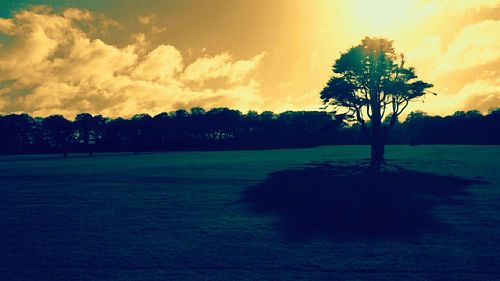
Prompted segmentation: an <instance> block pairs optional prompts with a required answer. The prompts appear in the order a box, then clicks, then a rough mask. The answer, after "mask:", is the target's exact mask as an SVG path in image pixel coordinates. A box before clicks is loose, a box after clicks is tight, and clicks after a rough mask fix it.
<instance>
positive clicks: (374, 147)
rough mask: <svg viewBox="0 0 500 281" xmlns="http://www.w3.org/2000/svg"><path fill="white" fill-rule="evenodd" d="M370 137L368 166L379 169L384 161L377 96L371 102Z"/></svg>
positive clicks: (382, 133) (382, 136)
mask: <svg viewBox="0 0 500 281" xmlns="http://www.w3.org/2000/svg"><path fill="white" fill-rule="evenodd" d="M371 120H372V138H371V163H370V166H371V167H372V168H373V169H374V170H377V171H379V170H380V167H381V166H382V164H383V163H384V141H385V140H384V132H383V130H382V115H381V113H380V103H379V101H378V97H377V98H376V99H375V100H374V101H373V102H372V118H371Z"/></svg>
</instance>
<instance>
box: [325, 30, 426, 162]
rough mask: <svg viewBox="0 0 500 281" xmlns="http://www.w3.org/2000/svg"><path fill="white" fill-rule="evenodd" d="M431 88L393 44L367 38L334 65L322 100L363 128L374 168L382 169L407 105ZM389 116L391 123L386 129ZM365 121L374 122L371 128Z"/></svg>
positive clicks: (384, 40) (379, 39)
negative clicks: (388, 144) (391, 134)
mask: <svg viewBox="0 0 500 281" xmlns="http://www.w3.org/2000/svg"><path fill="white" fill-rule="evenodd" d="M430 87H432V85H431V84H428V83H425V82H423V81H421V80H417V75H416V74H415V69H414V68H413V67H406V66H405V58H404V55H403V54H401V55H400V56H399V57H398V55H396V52H395V50H394V47H393V42H392V41H389V40H387V39H383V38H370V37H365V38H364V39H363V40H362V41H361V44H359V45H357V46H354V47H352V48H350V49H349V50H348V51H347V52H345V53H342V54H341V56H340V58H339V59H337V60H336V61H335V64H334V65H333V76H332V77H331V78H330V80H329V81H328V83H327V84H326V86H325V88H324V89H323V90H322V91H321V99H322V100H323V102H324V104H325V105H326V107H330V106H331V107H333V110H334V111H335V112H337V111H338V110H339V109H340V108H342V109H344V110H345V112H343V113H342V114H341V116H345V117H347V118H352V119H354V120H356V121H357V122H359V123H360V124H361V126H362V128H363V131H364V132H365V135H366V137H367V138H368V140H369V142H370V144H371V165H372V167H380V165H381V164H382V163H383V161H384V144H385V139H386V137H387V132H388V130H389V129H390V128H391V127H393V126H394V124H395V123H396V122H397V117H398V116H399V115H400V114H401V113H402V112H403V110H405V108H406V107H407V106H408V103H409V102H410V101H411V100H413V99H415V98H418V97H421V96H423V95H424V94H425V93H426V92H427V91H426V90H427V89H428V88H430ZM386 114H387V115H388V116H390V119H389V121H388V122H386V124H385V125H384V124H383V123H382V120H383V118H384V116H385V115H386ZM366 117H368V118H369V119H370V121H371V122H370V124H369V126H368V124H367V122H366V120H367V119H366Z"/></svg>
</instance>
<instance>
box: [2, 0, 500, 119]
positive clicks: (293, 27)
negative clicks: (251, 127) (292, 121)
mask: <svg viewBox="0 0 500 281" xmlns="http://www.w3.org/2000/svg"><path fill="white" fill-rule="evenodd" d="M93 1H94V0H89V2H86V3H93ZM123 1H125V2H127V1H129V0H123ZM94 2H95V1H94ZM96 3H97V2H96ZM99 3H100V2H99ZM109 3H113V2H112V1H111V2H109ZM120 3H122V2H120ZM144 3H145V4H144V5H142V4H141V5H140V6H137V5H135V6H134V5H125V4H123V3H122V4H109V5H96V6H95V7H96V8H95V9H94V8H92V6H91V5H90V4H89V6H85V7H73V6H72V7H66V6H62V7H57V8H56V7H47V6H46V7H32V8H30V7H28V6H27V7H25V8H23V9H20V10H18V11H16V12H13V13H12V16H11V17H5V18H0V113H10V112H28V113H30V114H34V115H42V116H44V115H49V114H56V113H60V114H61V113H62V114H65V115H66V116H68V117H71V116H74V115H75V114H76V113H79V112H84V111H85V112H90V113H93V114H104V115H108V116H130V115H133V114H136V113H149V114H157V113H160V112H165V111H171V110H175V109H178V108H190V107H194V106H201V107H205V108H207V109H208V108H212V107H219V106H225V107H231V108H236V109H240V110H241V111H243V112H246V111H247V110H250V109H252V110H257V111H264V110H272V111H275V112H281V111H285V110H318V108H319V107H320V106H321V101H320V99H319V92H320V90H321V89H322V87H323V86H324V84H325V83H326V81H327V80H328V78H329V76H330V75H331V66H332V64H333V62H334V61H335V59H336V58H338V57H339V55H340V53H341V52H344V51H346V50H347V49H348V48H349V47H351V46H353V45H356V44H358V43H359V42H360V40H361V39H362V38H363V37H365V36H367V35H368V36H383V37H386V38H388V39H391V40H394V44H395V47H396V51H397V52H403V53H404V54H405V55H406V57H407V63H408V64H409V65H412V66H414V67H415V68H416V69H417V74H418V75H419V78H420V79H422V80H424V81H427V82H430V83H432V84H434V85H435V87H434V88H433V91H435V92H437V93H438V94H439V95H438V96H429V97H427V98H425V99H424V102H423V103H422V101H420V102H417V103H414V104H412V105H411V107H410V108H409V109H408V112H409V111H411V110H423V111H426V112H428V113H430V114H441V115H445V114H451V113H453V112H454V111H457V110H470V109H479V110H481V111H483V112H486V111H488V109H489V108H493V107H498V106H500V97H499V95H500V94H499V93H500V75H499V74H500V52H499V51H498V50H500V0H476V1H468V0H456V1H445V0H408V1H397V0H380V1H371V0H368V1H362V0H355V1H332V0H317V1H299V0H292V1H288V0H286V1H285V0H280V1H267V0H255V1H244V0H242V1H207V2H204V1H194V0H185V1H150V2H148V1H145V2H144Z"/></svg>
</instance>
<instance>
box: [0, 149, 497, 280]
mask: <svg viewBox="0 0 500 281" xmlns="http://www.w3.org/2000/svg"><path fill="white" fill-rule="evenodd" d="M386 150H387V152H386V157H387V158H388V160H389V161H388V163H389V164H392V165H398V166H400V167H402V168H404V171H406V172H402V173H400V174H397V176H395V177H394V178H391V179H390V180H391V184H389V186H390V188H387V189H381V190H380V192H379V191H373V190H370V189H369V188H367V187H366V186H359V191H360V192H354V191H353V190H356V189H357V188H358V187H356V186H355V185H356V183H358V182H360V183H361V182H362V181H356V179H351V178H349V177H347V178H346V177H345V175H344V177H339V176H338V175H336V174H334V172H338V173H344V172H345V173H347V172H346V171H348V172H349V171H352V169H350V167H352V166H353V165H355V164H359V163H360V161H362V160H363V158H366V157H367V156H368V155H369V148H368V147H367V146H330V147H318V148H311V149H297V150H267V151H266V150H264V151H226V152H172V153H155V154H137V155H134V154H125V153H124V154H97V155H95V156H94V157H93V158H87V157H84V156H83V155H76V157H75V155H70V158H69V159H62V157H61V156H60V155H39V156H34V155H24V156H0V280H263V279H264V280H500V266H499V265H500V168H499V164H500V147H499V146H452V145H449V146H417V147H410V146H388V147H387V148H386ZM72 156H73V157H72ZM346 167H347V168H346ZM350 177H354V178H355V176H352V175H351V176H350ZM406 182H408V185H407V184H406ZM384 183H387V182H384ZM392 183H393V184H392ZM340 185H341V187H339V186H340ZM345 187H350V189H349V190H347V189H345ZM287 188H288V189H287ZM342 188H344V189H342ZM399 188H400V189H399ZM270 190H271V191H270ZM288 190H291V192H290V193H288V192H285V191H288ZM332 190H336V191H335V192H334V193H332ZM356 191H357V190H356ZM377 194H379V195H377ZM380 194H382V195H380ZM323 195H324V196H323ZM336 196H337V197H336ZM339 196H341V197H339ZM339 198H341V199H342V200H340V199H339ZM381 198H382V199H381ZM372 199H373V200H372ZM304 202H306V203H304ZM373 202H375V203H373ZM379 203H380V204H379ZM365 205H369V206H370V207H364V206H365ZM294 206H296V207H294ZM351 206H352V208H351ZM387 206H389V207H387ZM372 211H374V212H372ZM378 211H380V212H378ZM335 224H337V225H335Z"/></svg>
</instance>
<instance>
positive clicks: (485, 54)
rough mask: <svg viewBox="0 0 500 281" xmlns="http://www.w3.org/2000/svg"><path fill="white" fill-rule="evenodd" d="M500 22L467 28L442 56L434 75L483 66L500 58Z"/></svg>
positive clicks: (491, 21)
mask: <svg viewBox="0 0 500 281" xmlns="http://www.w3.org/2000/svg"><path fill="white" fill-rule="evenodd" d="M498 38H500V20H486V21H482V22H480V23H475V24H471V25H468V26H466V27H465V28H464V29H462V30H461V31H460V32H459V33H458V34H457V35H456V37H455V39H454V40H453V41H452V42H451V43H450V45H449V46H448V49H447V50H446V51H445V52H444V53H443V54H442V55H441V56H440V58H439V60H438V61H437V67H436V69H435V71H434V75H441V74H444V73H446V72H450V71H454V70H462V69H467V68H472V67H475V66H479V65H483V64H485V63H488V62H491V61H495V60H497V59H498V58H500V51H499V50H500V40H498Z"/></svg>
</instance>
